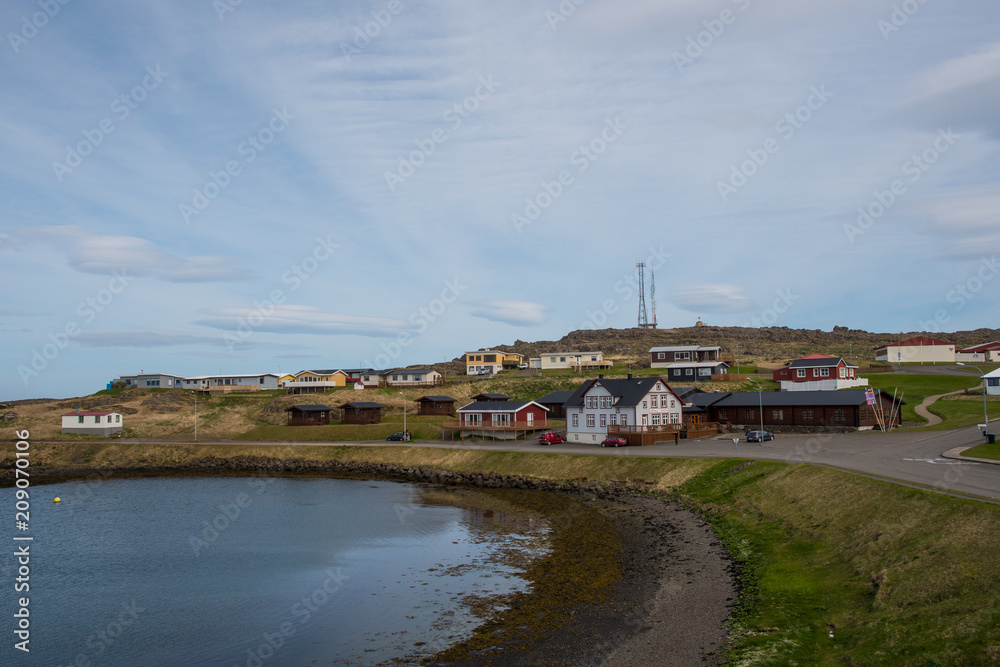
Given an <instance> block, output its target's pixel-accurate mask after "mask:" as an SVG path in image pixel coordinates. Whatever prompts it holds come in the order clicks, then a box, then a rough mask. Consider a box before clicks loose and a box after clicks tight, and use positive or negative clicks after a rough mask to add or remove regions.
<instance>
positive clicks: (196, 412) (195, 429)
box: [191, 390, 198, 442]
mask: <svg viewBox="0 0 1000 667" xmlns="http://www.w3.org/2000/svg"><path fill="white" fill-rule="evenodd" d="M191 393H192V394H194V441H195V442H198V391H197V390H195V391H192V392H191Z"/></svg>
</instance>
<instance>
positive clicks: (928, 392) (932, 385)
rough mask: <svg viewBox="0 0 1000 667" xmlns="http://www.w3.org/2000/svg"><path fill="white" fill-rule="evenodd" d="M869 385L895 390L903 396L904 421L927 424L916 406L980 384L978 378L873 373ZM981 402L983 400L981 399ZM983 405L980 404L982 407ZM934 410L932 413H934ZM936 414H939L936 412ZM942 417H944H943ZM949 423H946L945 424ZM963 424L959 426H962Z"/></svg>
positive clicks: (888, 390)
mask: <svg viewBox="0 0 1000 667" xmlns="http://www.w3.org/2000/svg"><path fill="white" fill-rule="evenodd" d="M867 377H868V384H869V385H871V386H872V387H875V388H876V389H882V390H884V391H887V392H889V394H890V395H892V393H893V391H894V390H897V391H896V395H897V397H898V396H899V392H902V394H903V401H905V402H906V405H904V406H903V412H902V415H903V421H904V422H913V423H926V421H927V420H925V419H924V418H923V417H920V416H919V415H917V413H916V412H914V411H913V408H914V406H916V405H920V403H921V402H923V400H924V399H925V398H927V397H928V396H935V395H937V394H946V393H948V392H950V391H958V390H961V389H971V388H974V387H976V386H978V385H979V384H980V380H979V378H978V377H974V376H970V377H963V376H960V375H905V374H902V375H897V374H886V373H872V374H871V375H868V376H867ZM980 400H981V399H980ZM981 405H982V404H980V406H981ZM933 411H934V410H933V408H932V412H933ZM935 414H938V413H937V412H935ZM941 416H942V417H943V416H944V415H941ZM947 423H948V422H947V421H946V422H945V424H947ZM962 425H963V424H957V426H962ZM942 426H943V427H944V428H955V427H956V425H951V426H944V425H942Z"/></svg>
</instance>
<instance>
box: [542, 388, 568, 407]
mask: <svg viewBox="0 0 1000 667" xmlns="http://www.w3.org/2000/svg"><path fill="white" fill-rule="evenodd" d="M572 395H573V390H572V389H569V390H566V391H553V392H550V393H548V394H545V395H544V396H542V397H541V398H536V399H535V402H536V403H559V404H562V403H565V402H566V401H567V400H568V399H569V397H570V396H572Z"/></svg>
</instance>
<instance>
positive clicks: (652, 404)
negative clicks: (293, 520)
mask: <svg viewBox="0 0 1000 667" xmlns="http://www.w3.org/2000/svg"><path fill="white" fill-rule="evenodd" d="M649 407H651V408H658V407H660V406H659V401H658V400H657V399H656V395H653V396H650V397H649Z"/></svg>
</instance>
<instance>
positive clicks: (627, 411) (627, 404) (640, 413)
mask: <svg viewBox="0 0 1000 667" xmlns="http://www.w3.org/2000/svg"><path fill="white" fill-rule="evenodd" d="M564 405H565V407H566V439H567V440H568V441H570V442H583V443H591V444H596V443H600V442H601V441H602V440H604V438H605V437H607V433H608V426H638V427H643V426H647V427H655V426H666V425H669V424H681V421H682V412H681V408H682V406H683V405H684V401H683V400H681V398H680V397H679V396H678V395H677V394H676V393H675V392H674V390H673V389H671V388H670V386H669V385H668V384H667V381H666V380H665V379H664V378H662V377H644V378H627V379H621V378H614V379H611V378H603V377H599V378H597V379H596V380H587V381H586V382H584V383H583V384H582V385H581V386H580V388H579V389H577V390H576V391H575V392H574V393H573V395H572V396H571V397H570V398H569V399H567V400H566V402H565V404H564Z"/></svg>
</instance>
